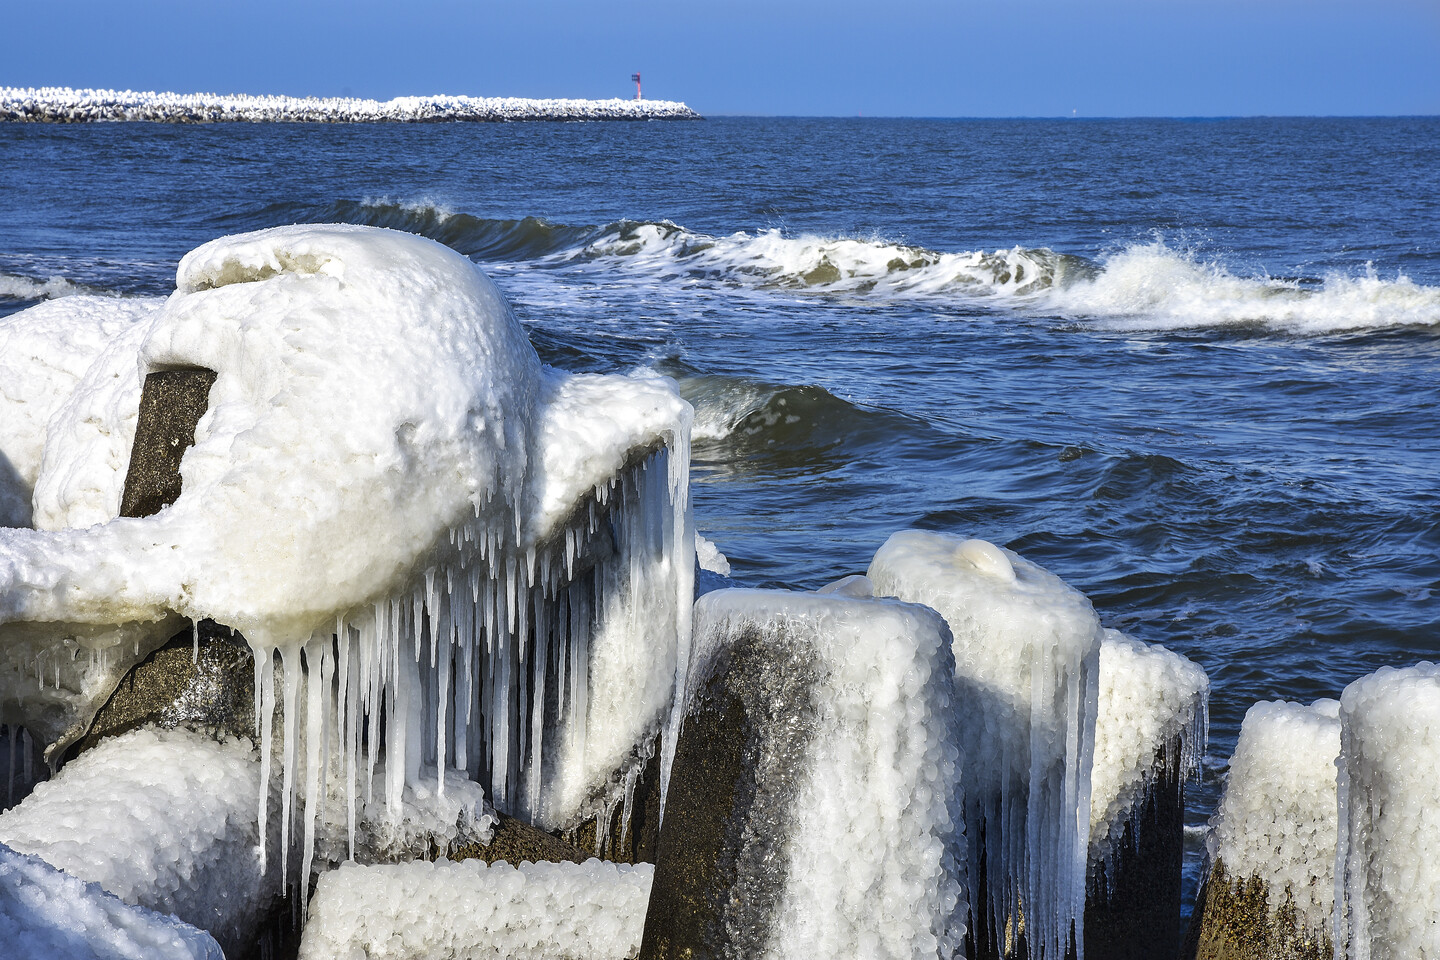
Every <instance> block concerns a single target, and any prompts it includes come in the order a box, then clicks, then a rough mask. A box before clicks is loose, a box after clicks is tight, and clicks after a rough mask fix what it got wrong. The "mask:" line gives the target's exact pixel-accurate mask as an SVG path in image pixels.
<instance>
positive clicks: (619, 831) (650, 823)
mask: <svg viewBox="0 0 1440 960" xmlns="http://www.w3.org/2000/svg"><path fill="white" fill-rule="evenodd" d="M650 750H651V752H650V758H649V759H648V760H646V761H645V765H644V767H643V769H642V770H641V771H640V775H639V776H638V777H636V778H635V786H634V790H633V791H632V792H631V794H630V797H629V801H628V803H626V802H621V803H616V804H614V805H613V807H612V808H611V810H610V813H609V820H610V823H609V826H608V829H607V830H606V833H605V842H604V843H601V844H597V843H596V833H597V828H598V826H599V820H600V818H599V816H594V817H590V818H588V819H586V820H583V821H581V823H580V825H579V826H578V827H576V828H575V829H573V830H567V831H565V833H564V837H565V839H566V840H567V841H568V842H569V843H571V844H573V845H574V846H575V847H577V848H578V849H580V850H584V851H585V852H586V853H589V854H590V855H592V856H596V857H599V858H600V859H601V860H612V861H614V862H616V863H654V862H655V852H656V847H657V846H658V844H659V831H660V737H659V736H658V735H657V736H656V737H655V740H654V742H653V743H652V744H651V747H650ZM627 806H628V807H629V822H628V823H626V808H627Z"/></svg>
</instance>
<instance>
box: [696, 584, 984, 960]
mask: <svg viewBox="0 0 1440 960" xmlns="http://www.w3.org/2000/svg"><path fill="white" fill-rule="evenodd" d="M695 621H696V647H695V649H696V655H695V659H694V661H693V663H692V666H691V672H690V678H689V682H688V688H689V689H690V690H691V691H699V690H702V689H704V688H705V686H706V684H707V681H708V680H709V678H710V677H711V676H712V675H713V672H714V671H715V670H716V669H717V668H718V666H720V665H721V664H723V663H725V661H726V657H724V656H723V654H724V651H725V650H726V649H727V647H729V646H730V645H731V644H733V643H734V642H735V638H736V637H739V636H743V635H745V634H747V633H753V632H755V631H758V632H759V635H760V636H761V637H763V638H764V642H765V643H767V644H782V645H784V646H785V647H787V648H792V649H795V650H796V651H797V653H796V655H795V656H797V657H799V659H801V660H804V661H807V662H808V661H811V660H813V662H814V664H815V679H814V681H813V682H812V683H811V685H810V689H809V692H808V694H809V702H808V703H807V704H804V706H803V708H802V709H803V710H804V712H805V714H806V715H807V717H806V723H805V725H804V727H805V729H808V730H809V731H810V736H809V738H808V742H807V743H805V744H804V747H803V750H804V759H803V761H802V762H801V763H800V764H798V765H794V764H787V765H786V766H785V767H783V768H776V769H769V766H768V765H767V764H766V763H765V762H764V759H763V758H762V761H761V768H762V769H761V773H762V775H770V776H773V777H774V778H775V779H779V778H781V777H785V778H789V779H790V780H791V781H792V782H791V783H790V784H788V785H782V784H780V783H777V782H773V781H769V780H767V781H766V782H763V783H761V784H760V789H762V790H763V791H765V792H767V793H782V794H783V793H786V792H787V791H788V792H789V794H790V795H791V796H792V797H793V799H792V800H791V801H790V809H788V810H783V811H775V813H776V815H777V816H778V817H780V818H781V820H782V821H783V822H779V823H772V824H769V825H766V826H765V827H760V826H758V825H755V826H754V827H753V829H754V831H756V832H759V831H762V830H768V831H770V832H772V833H773V834H774V835H777V836H781V837H785V838H786V842H785V844H784V846H783V848H782V851H781V853H780V856H779V858H778V859H776V860H775V861H771V862H767V863H765V864H764V865H763V866H762V868H761V869H762V872H765V873H768V874H773V876H762V877H756V878H754V881H755V885H757V887H763V888H766V889H770V888H774V887H776V886H778V887H779V888H780V891H781V892H780V895H779V897H778V902H777V903H776V904H774V905H773V914H772V926H771V929H770V934H769V937H768V941H767V942H766V943H765V944H764V946H763V955H764V956H766V957H772V958H802V957H803V958H809V957H815V956H835V957H838V956H851V955H860V956H866V957H875V958H879V957H885V958H916V960H919V958H934V957H952V956H956V955H957V954H958V951H959V946H960V938H961V937H963V935H964V931H965V927H964V916H965V912H966V906H965V900H964V892H963V883H964V876H963V872H964V863H963V860H964V846H963V845H964V838H963V835H962V829H963V827H962V824H961V820H960V818H961V805H962V802H963V801H962V797H963V791H962V788H961V785H960V779H961V776H960V770H959V754H958V751H957V749H956V747H955V731H954V726H953V725H954V722H955V719H954V718H955V713H956V707H955V704H954V701H953V698H954V693H953V686H952V683H951V679H950V675H951V672H952V669H953V667H952V663H953V661H952V659H951V655H950V651H949V649H948V647H949V631H948V630H947V629H946V628H945V625H944V623H943V621H941V620H940V619H939V618H938V617H937V616H936V615H935V614H934V612H933V611H930V610H926V609H924V608H923V607H919V606H916V605H914V604H904V603H896V602H894V601H878V600H870V599H856V598H850V597H844V596H833V595H832V596H823V595H815V594H796V593H786V592H782V591H758V590H720V591H716V592H714V593H710V594H706V595H705V596H704V597H702V598H701V599H700V600H699V601H697V602H696V606H695ZM786 656H787V657H789V656H790V655H789V654H786ZM790 659H791V660H792V661H793V660H794V659H795V657H790ZM792 707H793V705H791V704H778V705H776V706H775V708H774V710H773V711H772V712H773V713H776V714H784V713H788V712H789V711H790V710H791V709H792ZM782 786H783V789H782ZM750 829H751V828H747V831H748V830H750ZM734 895H735V896H739V897H741V899H742V901H743V899H744V892H743V891H740V892H737V893H736V894H734ZM753 906H754V904H751V905H749V906H748V907H747V906H746V905H744V904H743V902H742V905H741V907H740V909H741V910H742V911H744V910H746V909H749V908H750V907H753ZM745 919H753V917H747V918H745Z"/></svg>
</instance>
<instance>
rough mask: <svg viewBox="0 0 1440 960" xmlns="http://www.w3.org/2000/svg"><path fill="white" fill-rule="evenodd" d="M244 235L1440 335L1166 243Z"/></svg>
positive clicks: (1179, 317) (1326, 290) (579, 232)
mask: <svg viewBox="0 0 1440 960" xmlns="http://www.w3.org/2000/svg"><path fill="white" fill-rule="evenodd" d="M226 219H229V220H232V221H233V220H238V221H239V222H241V223H242V224H243V225H244V226H246V227H247V228H253V227H258V226H269V225H272V224H274V223H280V222H284V223H290V222H296V221H308V222H335V221H341V222H350V223H364V224H369V225H372V226H381V227H390V228H392V229H397V230H405V231H409V232H411V233H419V234H421V235H423V236H427V237H430V238H432V239H434V240H438V241H440V242H441V243H444V244H446V245H448V246H450V247H452V248H454V249H456V250H458V251H460V252H461V253H464V254H466V255H467V256H470V257H473V258H475V259H477V260H481V261H489V262H492V263H495V262H515V261H523V262H526V263H529V264H532V265H536V266H543V267H550V268H561V269H572V270H581V271H585V272H603V273H606V274H622V275H627V276H631V277H637V278H642V279H648V280H651V281H676V280H679V281H683V282H686V283H707V284H716V285H721V286H733V287H737V288H743V289H753V290H771V291H793V292H797V293H805V294H819V295H834V296H857V297H865V298H878V299H917V300H923V301H927V302H938V303H943V304H957V305H961V306H975V307H981V308H984V309H987V310H994V309H1001V310H1005V311H1009V312H1015V313H1019V314H1022V315H1026V316H1033V317H1039V318H1059V319H1064V320H1073V321H1081V322H1087V323H1095V324H1098V325H1100V326H1103V327H1106V328H1116V329H1134V330H1165V329H1182V328H1204V327H1216V326H1234V325H1253V326H1262V327H1263V326H1269V327H1278V328H1281V329H1284V330H1287V331H1291V332H1296V333H1328V332H1335V331H1345V330H1363V329H1376V328H1385V327H1400V326H1440V287H1434V286H1425V285H1423V284H1417V283H1415V282H1414V281H1412V280H1410V279H1409V278H1408V277H1405V276H1403V275H1399V274H1397V275H1394V276H1392V277H1388V278H1386V277H1382V276H1380V274H1379V273H1378V272H1377V271H1375V270H1374V269H1373V268H1370V267H1368V266H1367V267H1366V268H1365V270H1364V272H1363V273H1361V274H1359V275H1346V274H1341V273H1335V274H1330V275H1325V276H1318V277H1308V278H1276V277H1271V276H1245V275H1243V274H1240V273H1236V272H1235V271H1233V270H1232V269H1230V268H1229V267H1227V266H1225V265H1224V264H1223V263H1222V262H1221V261H1219V260H1216V259H1210V260H1207V259H1205V258H1203V257H1202V256H1201V254H1199V253H1198V252H1196V251H1194V250H1190V249H1184V248H1179V247H1175V246H1171V245H1169V244H1167V243H1166V242H1165V241H1163V240H1153V241H1149V242H1144V243H1135V244H1131V245H1129V246H1126V247H1124V248H1121V249H1119V250H1118V251H1116V252H1113V253H1111V254H1109V255H1107V256H1105V257H1102V258H1099V259H1095V260H1092V259H1087V258H1085V257H1080V256H1074V255H1070V254H1065V253H1059V252H1056V251H1054V250H1052V249H1050V248H1048V247H1024V246H1014V247H1011V248H1009V249H1000V250H992V251H985V250H971V251H961V252H943V251H937V250H931V249H927V248H925V247H920V246H912V245H908V244H904V243H897V242H893V241H890V240H886V239H884V238H880V237H863V238H862V237H823V236H819V235H814V234H801V235H798V236H788V235H786V234H785V233H784V232H783V231H781V230H779V229H770V230H762V231H757V232H746V231H741V232H737V233H732V234H729V235H725V236H711V235H709V234H705V233H701V232H697V231H694V230H689V229H687V228H685V227H682V226H679V225H677V224H674V223H671V222H669V221H659V222H646V221H633V220H620V221H616V222H613V223H608V224H603V225H598V226H577V225H566V224H557V223H553V222H551V221H548V220H545V219H543V218H539V217H524V218H521V219H487V218H483V217H475V216H471V215H469V214H466V213H456V212H452V211H449V210H447V209H445V208H444V207H443V206H441V205H437V204H433V203H423V202H422V203H402V202H396V201H391V200H365V201H349V200H345V201H335V202H333V203H329V204H323V205H317V206H301V205H295V204H277V205H274V206H271V207H266V208H264V209H262V210H259V211H253V212H248V213H242V214H239V215H236V216H234V217H231V218H226Z"/></svg>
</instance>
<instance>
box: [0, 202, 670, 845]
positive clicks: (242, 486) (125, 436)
mask: <svg viewBox="0 0 1440 960" xmlns="http://www.w3.org/2000/svg"><path fill="white" fill-rule="evenodd" d="M176 287H177V289H176V292H175V293H174V294H173V295H172V296H171V297H169V298H168V299H167V300H165V301H164V303H163V304H162V305H160V306H159V307H158V308H157V309H155V310H154V311H153V314H151V315H150V316H148V317H147V318H144V319H141V320H138V321H137V322H134V323H132V324H130V325H128V326H125V328H124V329H123V330H121V331H120V332H119V333H118V334H116V335H115V336H114V338H113V339H112V340H111V341H110V342H109V344H108V345H107V346H106V347H105V349H103V350H102V351H101V352H100V353H99V355H98V356H96V358H95V359H94V361H93V362H92V363H91V364H90V366H89V368H88V369H87V370H86V372H85V374H84V376H83V377H81V378H80V381H79V383H78V384H77V385H76V386H75V387H74V388H73V389H72V390H71V395H70V396H69V397H68V399H67V400H66V401H65V403H64V404H63V405H62V407H61V408H60V409H59V410H57V411H56V412H55V413H54V414H52V415H51V417H50V420H49V423H48V425H47V427H46V435H45V437H46V439H45V453H44V458H43V464H42V467H41V469H40V473H39V475H38V477H37V478H36V482H35V495H34V499H33V503H34V506H35V510H34V515H35V519H36V527H39V528H40V529H24V528H9V529H0V651H3V653H0V686H3V693H4V694H5V696H4V697H3V703H4V705H5V707H4V708H5V710H6V716H5V718H4V719H11V718H12V714H13V719H15V720H17V721H18V722H21V723H24V724H25V725H26V727H27V728H28V729H30V730H31V731H32V732H37V730H36V726H35V723H34V722H33V721H34V719H35V716H36V715H37V714H41V713H44V712H45V711H46V710H49V711H50V712H51V713H55V712H57V711H58V712H59V713H61V714H64V713H65V711H66V710H68V711H69V712H68V714H66V715H65V716H62V717H60V718H58V719H57V718H55V717H51V718H50V720H49V728H48V730H47V732H49V733H52V734H53V733H54V732H55V731H56V730H58V729H61V728H64V727H65V724H64V723H63V722H62V721H63V720H66V719H68V720H69V721H70V723H71V725H72V726H73V725H74V724H75V723H76V722H79V723H81V724H83V722H84V721H85V719H86V718H87V716H88V714H87V713H86V711H87V710H88V711H89V712H90V714H93V711H94V710H95V709H97V708H98V705H99V702H101V701H103V697H104V696H105V695H106V694H107V693H108V689H109V688H107V687H105V686H104V684H99V683H92V682H90V681H91V679H92V676H91V674H85V675H83V676H80V677H79V678H78V679H77V677H76V676H75V673H76V670H78V669H79V668H75V669H74V670H72V669H71V668H70V667H67V666H66V664H72V665H73V664H76V663H78V664H81V665H82V666H87V667H93V669H92V673H93V672H94V670H98V671H99V673H101V674H102V675H103V676H104V677H105V678H106V679H107V680H108V683H109V684H110V688H113V685H114V683H115V682H116V681H117V680H118V678H119V676H121V675H123V672H124V669H125V667H126V666H127V665H128V664H127V662H126V659H125V658H126V657H132V656H133V657H134V658H138V657H140V656H143V655H144V654H145V653H148V652H149V650H151V649H154V647H156V646H158V645H159V643H161V642H163V640H164V639H165V638H167V637H169V636H171V635H173V632H174V626H175V623H176V622H177V621H178V622H180V623H183V620H180V619H179V618H180V617H188V618H189V619H191V620H193V621H200V620H204V619H212V620H215V621H216V622H218V623H221V624H224V625H226V626H229V627H232V628H236V629H238V630H239V631H240V632H241V633H242V634H243V635H244V637H245V638H246V640H247V641H248V642H249V644H250V646H251V648H252V650H253V651H254V653H255V660H256V677H255V690H256V699H257V702H258V705H259V710H258V711H257V712H258V715H259V716H260V718H261V720H260V728H261V729H260V731H259V733H260V736H261V741H262V742H261V750H260V756H261V764H262V774H263V775H264V776H265V777H268V776H269V773H270V770H269V768H270V758H271V750H270V743H271V740H272V734H273V733H274V731H272V730H271V723H270V718H271V717H272V716H274V715H275V712H276V711H275V709H274V708H275V706H276V705H277V702H280V703H282V704H283V708H284V709H283V711H281V712H282V714H283V716H284V718H285V728H284V730H283V731H281V737H280V741H281V743H282V744H283V749H282V750H281V751H280V752H279V754H278V756H279V758H280V763H279V766H280V768H281V772H282V781H283V786H282V798H283V803H282V816H283V819H284V834H285V840H284V843H283V844H282V851H285V852H288V849H289V840H288V834H289V831H290V827H291V823H292V820H293V819H294V818H295V816H296V815H298V814H300V813H301V811H302V809H303V816H304V818H305V820H306V824H305V825H304V826H303V830H304V832H305V835H306V836H310V835H311V830H312V827H313V823H314V818H315V817H316V816H317V811H316V809H315V808H316V804H315V802H314V799H315V798H318V797H319V792H318V791H319V787H318V784H317V782H316V780H317V778H318V776H319V771H321V770H324V769H325V768H326V767H327V765H328V763H327V760H326V758H327V757H328V756H329V755H330V754H331V753H335V754H338V755H340V756H341V757H343V759H344V766H343V769H344V774H343V780H344V782H345V783H346V784H348V785H349V787H348V790H349V796H348V797H347V807H348V808H349V809H350V810H354V809H355V806H356V799H355V791H356V790H357V789H361V790H366V789H370V784H371V783H372V782H373V780H372V775H373V772H374V771H375V770H376V769H377V768H379V769H383V770H385V771H386V777H385V782H384V796H385V802H386V804H387V806H388V807H389V809H390V811H391V813H392V814H393V815H394V816H396V817H399V816H400V815H401V812H402V808H403V806H404V796H405V790H406V788H407V786H413V785H414V784H415V783H417V782H419V780H420V779H421V778H422V776H423V777H428V778H430V780H431V782H432V783H433V784H434V789H435V791H436V792H437V793H443V792H444V790H445V783H446V777H445V775H444V773H443V771H444V770H446V769H451V770H459V771H462V772H464V773H466V774H467V775H468V776H470V777H472V778H474V779H476V780H477V781H479V782H480V783H481V784H482V785H483V786H484V787H485V788H486V789H487V791H488V792H489V794H490V795H491V797H492V798H493V800H494V802H495V805H496V806H497V807H498V808H499V809H501V810H503V811H506V812H512V813H515V814H516V815H521V816H526V817H529V818H532V819H535V820H537V821H539V822H541V823H542V824H543V825H545V826H547V827H550V828H560V827H564V826H566V825H567V823H569V822H570V821H573V820H575V819H577V818H578V817H579V816H580V815H581V814H582V813H583V812H584V811H583V810H582V808H583V807H584V806H585V805H586V804H592V805H593V804H606V803H613V802H614V799H615V797H616V796H617V795H619V794H623V790H624V782H625V778H626V776H627V773H626V770H625V769H624V768H625V765H626V764H627V763H629V764H630V766H632V767H633V766H636V765H638V764H640V763H643V757H640V756H639V751H640V749H641V745H644V744H648V743H650V742H651V741H652V740H653V737H654V735H655V733H656V732H657V731H658V730H659V728H660V727H661V725H662V724H663V722H664V720H665V717H666V708H667V705H668V704H669V703H670V701H671V694H672V691H673V689H674V687H675V684H676V680H677V676H678V675H679V671H680V665H681V664H683V663H685V662H686V661H687V658H688V636H689V629H690V617H689V606H690V600H691V596H692V590H693V576H694V568H695V560H694V544H695V539H694V533H693V530H692V529H691V525H690V510H689V500H688V473H689V431H690V420H691V411H690V408H689V405H688V404H686V403H685V402H684V401H683V400H681V399H680V397H679V395H678V393H677V392H676V390H675V387H674V385H673V383H671V382H669V381H665V380H660V379H645V380H637V379H629V378H625V377H593V376H592V377H567V376H565V375H563V374H560V373H556V372H552V371H546V370H543V369H542V368H541V366H540V363H539V360H538V358H537V357H536V355H535V352H534V350H533V349H532V348H531V346H530V344H529V342H528V340H527V339H526V337H525V334H524V331H523V329H522V328H521V326H520V324H519V323H518V321H517V320H516V319H515V317H514V315H513V313H512V312H511V311H510V308H509V307H508V305H507V304H506V303H505V301H504V299H503V298H502V297H501V295H500V293H499V292H498V291H497V290H496V289H495V287H494V285H493V284H492V283H490V281H489V280H488V278H486V277H485V276H484V275H483V274H482V273H481V272H480V271H479V270H477V269H476V268H475V267H474V265H473V264H471V263H470V262H469V261H467V260H466V259H465V258H463V257H461V256H459V255H458V254H455V253H454V252H452V251H450V250H448V249H446V248H444V247H442V246H441V245H439V244H437V243H434V242H432V241H429V240H426V239H423V238H420V237H416V236H412V235H410V234H404V233H399V232H395V231H389V230H380V229H376V228H369V227H357V226H345V225H318V226H296V227H281V228H275V229H271V230H264V231H259V232H257V233H252V234H246V235H242V236H236V237H225V238H221V239H220V240H216V241H213V242H211V243H208V244H205V245H204V246H202V247H200V248H198V249H196V250H194V251H192V252H191V253H190V254H188V255H187V256H186V257H185V258H183V259H182V261H181V263H180V267H179V270H178V271H177V279H176ZM43 306H46V305H42V307H43ZM33 309H41V308H33ZM27 313H28V311H27ZM26 315H27V314H19V315H17V317H20V318H24V317H26ZM13 322H16V321H15V320H13V319H12V320H10V321H6V323H7V324H8V323H13ZM20 322H22V323H24V322H28V321H26V320H21V321H20ZM56 349H57V350H59V349H61V348H59V347H57V348H56ZM87 349H90V348H89V346H88V341H87ZM77 365H78V361H77ZM197 368H198V369H204V370H209V371H214V372H215V374H216V379H215V382H214V385H213V387H212V388H211V390H210V395H209V405H208V410H207V412H206V413H205V415H204V416H203V417H202V418H201V419H200V421H199V423H198V425H197V426H196V429H195V442H194V445H193V446H192V447H191V448H190V449H189V450H188V451H187V452H186V453H185V455H184V457H183V459H182V460H181V462H180V474H181V477H182V481H183V486H182V492H181V494H180V496H179V498H178V499H177V500H176V501H175V502H174V503H173V504H171V505H170V506H168V507H166V508H165V509H163V510H161V511H160V512H159V513H158V514H156V515H155V516H152V517H146V518H143V519H125V518H121V519H113V518H114V517H115V514H116V512H117V511H118V508H119V501H120V493H121V491H122V489H123V486H124V465H125V464H126V462H127V461H128V459H129V446H130V444H131V443H132V442H133V433H134V430H133V427H130V428H129V429H128V430H127V426H126V425H127V423H128V422H129V421H131V420H133V418H134V416H135V413H134V411H135V410H136V408H137V405H138V403H139V395H140V390H141V385H142V383H143V381H144V378H145V375H146V374H147V373H149V372H153V371H160V370H175V369H197ZM72 650H78V651H79V652H81V653H83V654H86V655H82V656H79V657H72V656H71V655H70V654H71V651H72ZM120 651H124V652H125V653H124V656H122V655H121V654H120ZM277 656H278V658H279V660H280V661H281V663H282V664H283V671H282V673H281V674H280V676H281V678H282V679H281V681H280V683H279V689H278V690H277V688H276V687H277V685H276V683H275V682H274V677H275V674H274V672H273V671H272V670H271V669H270V665H271V664H272V662H273V661H274V659H275V658H276V657H277ZM131 662H133V661H131ZM96 664H98V667H96V666H94V665H96ZM52 667H53V668H54V673H53V675H52V674H51V672H50V671H51V669H52ZM37 674H38V675H39V677H41V678H43V679H41V680H40V682H39V683H37ZM307 676H314V677H316V678H319V679H320V680H321V682H317V683H310V684H305V683H304V682H303V680H304V678H305V677H307ZM452 680H453V682H452ZM47 685H48V687H49V688H50V695H49V696H48V697H47V696H46V688H47ZM56 688H62V689H63V691H64V693H65V694H66V695H67V696H68V699H66V697H61V696H59V695H58V694H57V693H56ZM382 710H383V711H384V713H385V715H386V716H387V718H388V720H387V722H386V723H385V725H384V728H383V737H382V735H381V729H380V727H379V723H378V721H379V717H380V715H381V712H382ZM332 715H333V716H334V718H335V720H336V722H334V723H331V724H329V725H327V724H326V723H325V722H324V719H323V718H325V717H328V716H332ZM302 730H304V731H308V733H307V734H306V735H305V736H304V737H303V738H302V737H301V733H300V731H302ZM302 739H303V742H302ZM382 740H383V743H382ZM381 754H384V756H385V757H386V758H387V759H386V762H385V763H384V764H383V766H380V767H377V764H379V760H380V756H381ZM302 767H303V770H304V771H306V772H305V773H304V774H303V775H302V774H301V770H302ZM617 770H618V772H617ZM424 771H428V772H424ZM306 798H311V799H308V800H307V799H306ZM302 801H303V802H302ZM267 815H268V812H267V810H266V809H265V808H261V810H260V817H261V827H262V828H261V833H262V834H263V833H265V830H264V822H265V817H266V816H267Z"/></svg>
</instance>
